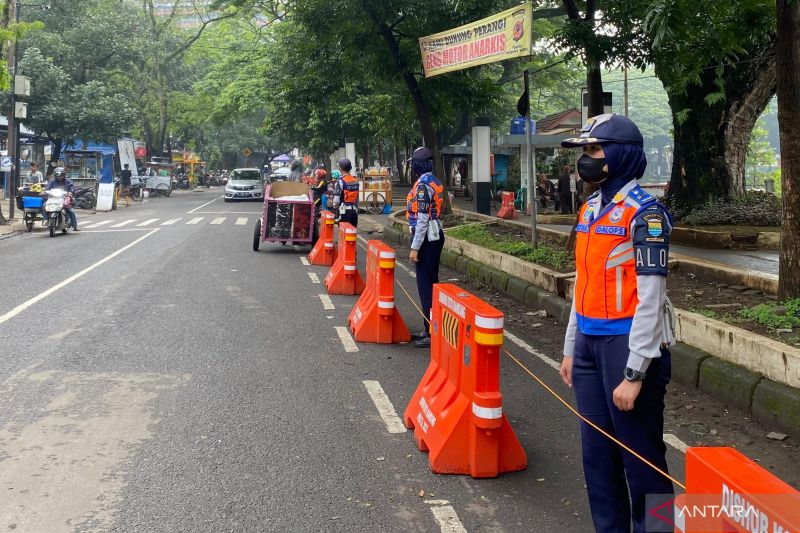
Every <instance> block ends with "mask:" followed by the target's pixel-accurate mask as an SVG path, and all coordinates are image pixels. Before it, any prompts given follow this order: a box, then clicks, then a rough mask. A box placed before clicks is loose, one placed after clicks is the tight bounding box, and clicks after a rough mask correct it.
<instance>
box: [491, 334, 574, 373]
mask: <svg viewBox="0 0 800 533" xmlns="http://www.w3.org/2000/svg"><path fill="white" fill-rule="evenodd" d="M503 333H505V336H506V338H507V339H508V340H510V341H511V342H513V343H514V344H516V345H517V346H519V347H520V348H522V349H523V350H526V351H527V352H528V353H531V354H533V355H535V356H536V357H538V358H539V359H541V360H542V361H543V362H544V363H545V364H547V365H549V366H551V367H553V368H555V369H556V370H558V371H560V370H561V363H558V362H556V361H555V360H553V359H551V358H550V357H548V356H546V355H545V354H543V353H542V352H540V351H538V350H536V349H535V348H534V347H533V346H531V345H530V344H528V343H527V342H525V341H524V340H522V339H520V338H519V337H517V336H516V335H514V334H513V333H511V332H510V331H508V330H507V329H504V330H503Z"/></svg>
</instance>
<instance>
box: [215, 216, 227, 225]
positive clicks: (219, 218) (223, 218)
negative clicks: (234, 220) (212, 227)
mask: <svg viewBox="0 0 800 533" xmlns="http://www.w3.org/2000/svg"><path fill="white" fill-rule="evenodd" d="M226 218H228V217H217V218H215V219H214V220H212V221H211V223H212V224H222V223H223V222H225V219H226Z"/></svg>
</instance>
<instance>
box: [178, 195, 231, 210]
mask: <svg viewBox="0 0 800 533" xmlns="http://www.w3.org/2000/svg"><path fill="white" fill-rule="evenodd" d="M220 198H222V196H217V197H216V198H214V199H213V200H211V201H210V202H206V203H204V204H203V205H200V206H197V207H195V208H194V209H192V210H191V211H187V212H186V214H187V215H191V214H192V213H194V212H195V211H198V210H200V209H203V208H204V207H205V206H207V205H208V204H213V203H214V202H216V201H217V200H219V199H220Z"/></svg>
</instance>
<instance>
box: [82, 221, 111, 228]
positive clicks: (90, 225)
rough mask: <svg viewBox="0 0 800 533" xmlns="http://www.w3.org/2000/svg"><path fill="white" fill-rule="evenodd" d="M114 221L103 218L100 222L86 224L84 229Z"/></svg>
mask: <svg viewBox="0 0 800 533" xmlns="http://www.w3.org/2000/svg"><path fill="white" fill-rule="evenodd" d="M112 222H114V221H113V220H103V221H102V222H95V223H94V224H89V225H88V226H84V227H83V228H84V229H89V228H99V227H100V226H105V225H106V224H111V223H112Z"/></svg>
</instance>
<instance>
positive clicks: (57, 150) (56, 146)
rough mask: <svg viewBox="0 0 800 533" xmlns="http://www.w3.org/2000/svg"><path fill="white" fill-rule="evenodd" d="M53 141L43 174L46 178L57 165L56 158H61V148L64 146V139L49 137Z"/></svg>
mask: <svg viewBox="0 0 800 533" xmlns="http://www.w3.org/2000/svg"><path fill="white" fill-rule="evenodd" d="M50 142H51V143H53V149H52V150H51V152H50V161H49V162H48V163H47V168H46V169H45V172H44V175H45V177H46V178H48V177H50V175H51V174H52V173H53V171H54V170H55V169H56V167H57V166H58V160H59V159H61V150H62V148H63V147H64V141H63V140H61V139H50Z"/></svg>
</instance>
